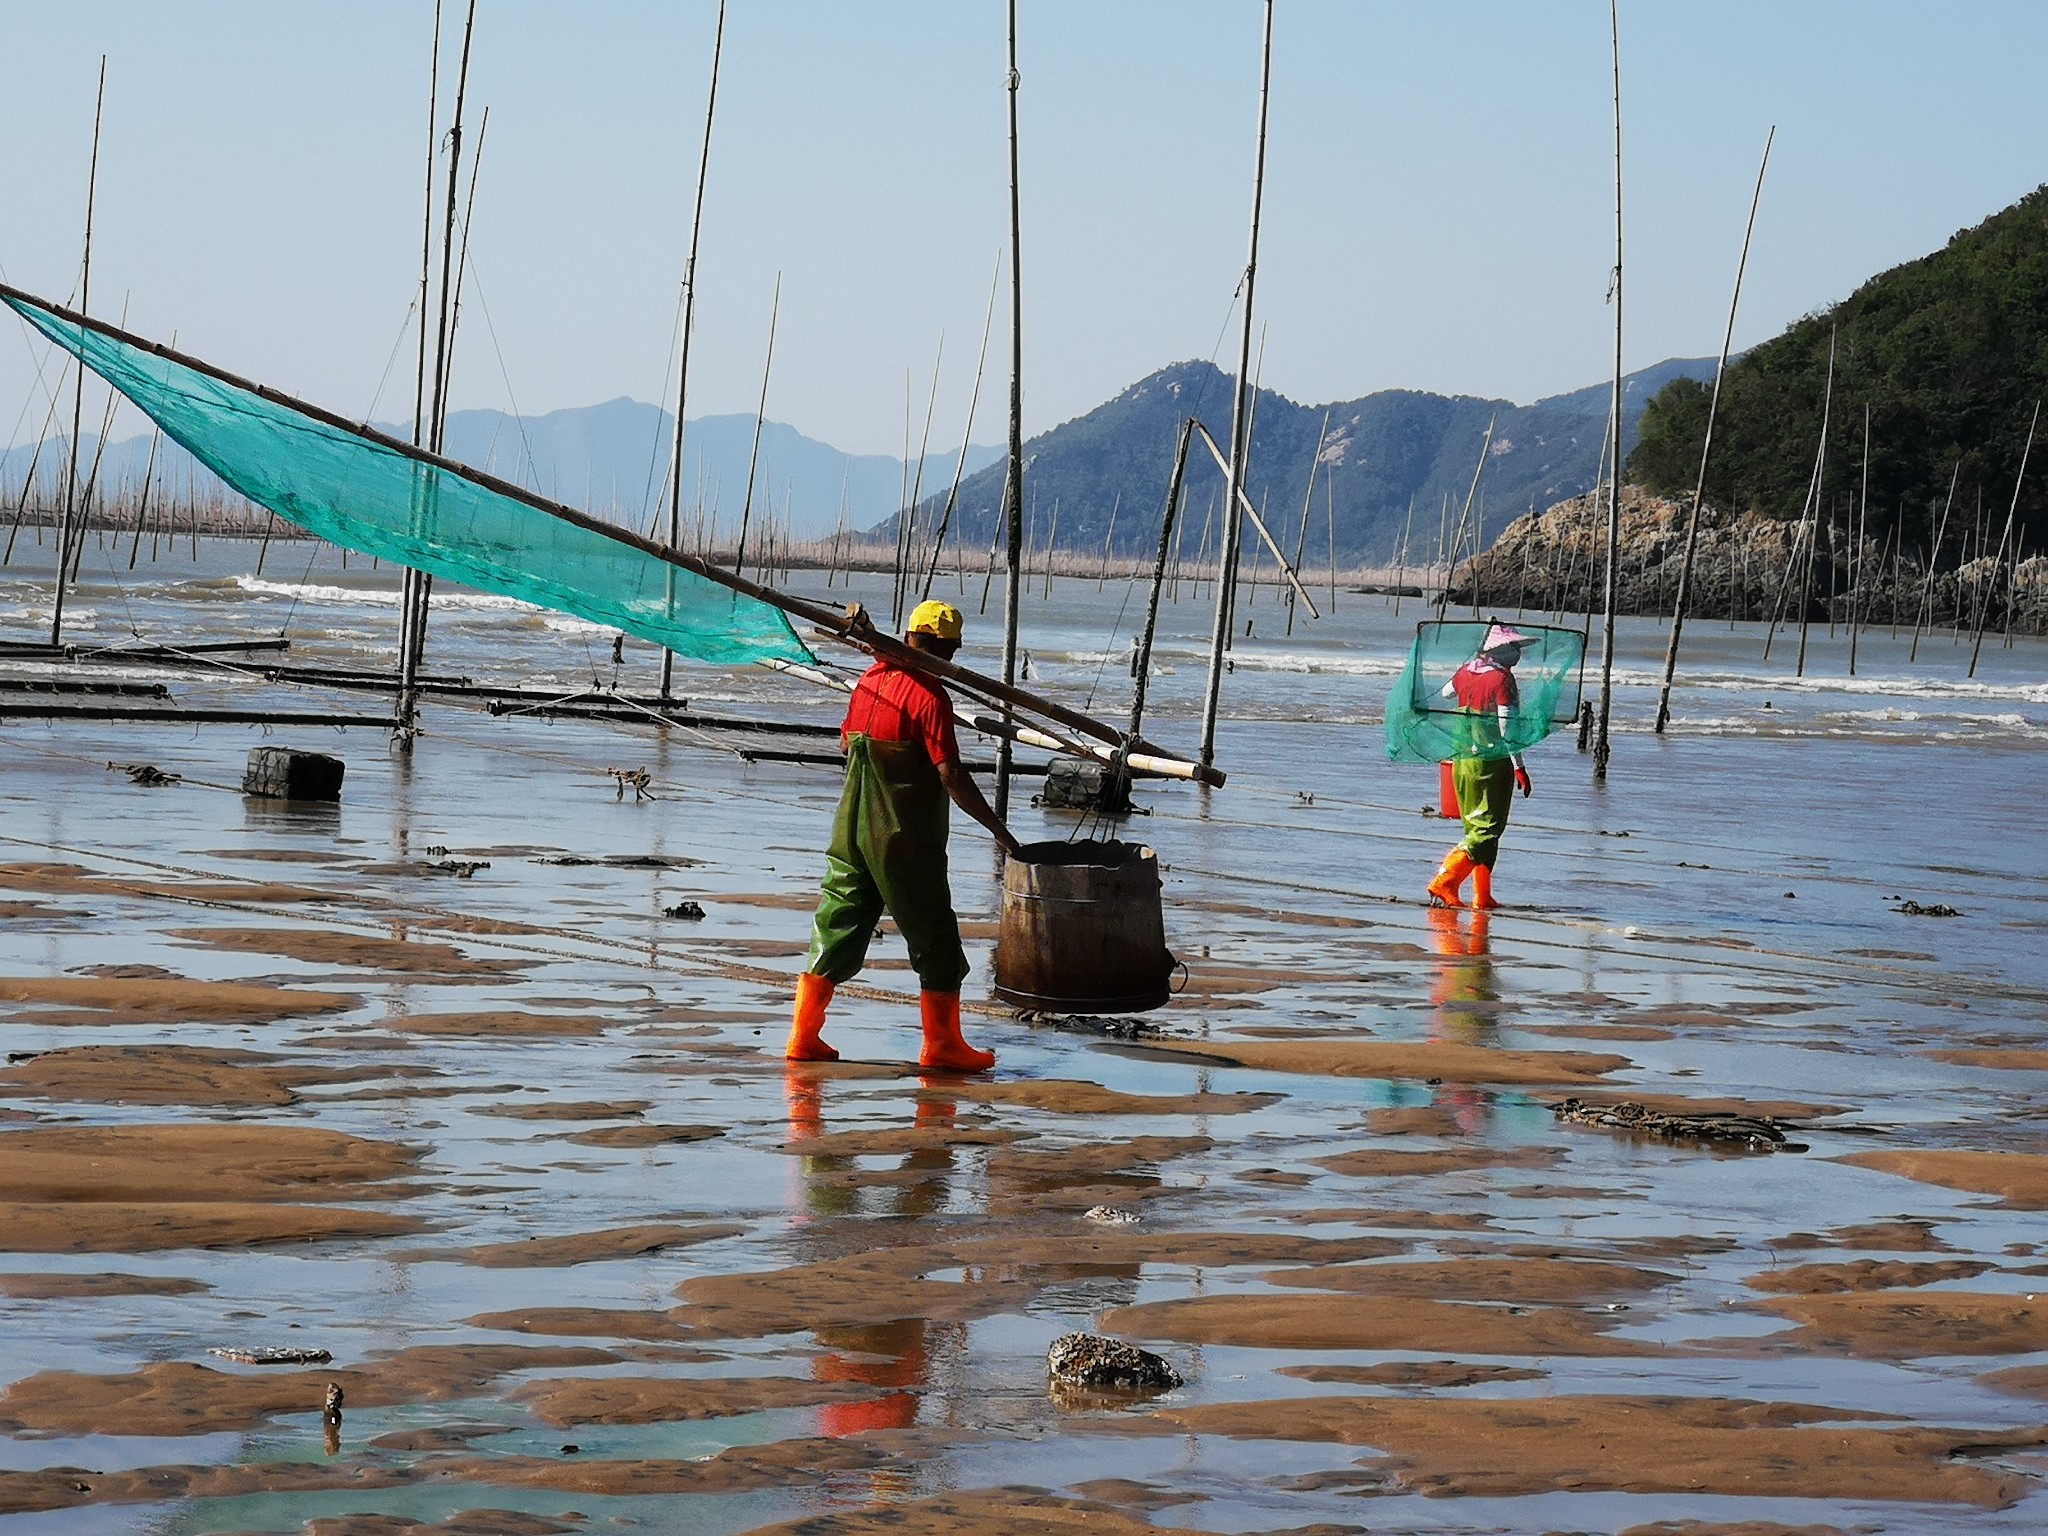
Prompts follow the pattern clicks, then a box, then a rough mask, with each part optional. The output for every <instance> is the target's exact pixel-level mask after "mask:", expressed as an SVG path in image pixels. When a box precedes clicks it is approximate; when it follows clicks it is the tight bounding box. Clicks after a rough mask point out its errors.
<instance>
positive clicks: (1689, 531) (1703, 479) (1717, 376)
mask: <svg viewBox="0 0 2048 1536" xmlns="http://www.w3.org/2000/svg"><path fill="white" fill-rule="evenodd" d="M1777 137H1778V128H1777V125H1776V124H1775V123H1774V124H1772V125H1771V129H1770V132H1768V133H1766V134H1765V135H1764V155H1763V160H1762V162H1761V163H1760V164H1759V165H1758V166H1757V168H1756V190H1755V191H1754V192H1752V193H1751V194H1750V198H1749V222H1748V223H1747V224H1745V225H1744V226H1743V230H1742V254H1741V255H1740V256H1739V257H1738V258H1736V262H1735V292H1734V293H1733V295H1731V296H1730V298H1729V300H1728V326H1727V329H1725V330H1724V331H1722V333H1721V356H1720V360H1719V361H1717V362H1716V363H1715V364H1714V392H1713V395H1712V396H1711V397H1710V398H1709V399H1708V401H1707V429H1706V434H1705V436H1704V437H1702V439H1701V440H1700V472H1699V477H1698V479H1696V480H1695V481H1694V482H1693V491H1692V507H1691V509H1690V510H1689V512H1688V513H1687V515H1686V520H1685V552H1684V554H1683V555H1682V556H1681V557H1680V559H1679V563H1678V594H1677V596H1676V597H1675V598H1674V599H1673V600H1672V604H1671V638H1670V640H1669V641H1668V642H1667V643H1666V644H1665V647H1664V682H1663V685H1662V686H1661V687H1660V688H1659V689H1658V692H1657V725H1656V733H1657V734H1658V735H1659V736H1662V735H1663V734H1664V727H1665V726H1667V725H1669V724H1670V723H1671V679H1672V678H1673V676H1674V675H1675V674H1676V673H1677V671H1678V639H1679V636H1680V635H1681V634H1683V633H1684V630H1685V610H1686V605H1687V603H1688V602H1690V601H1691V599H1692V562H1693V551H1694V550H1695V549H1696V548H1697V547H1698V545H1699V537H1700V508H1701V507H1703V506H1704V505H1705V504H1706V496H1707V464H1708V461H1709V460H1710V458H1711V456H1712V454H1713V451H1714V420H1715V418H1716V417H1717V416H1718V415H1719V414H1720V411H1721V383H1722V380H1723V378H1724V377H1725V376H1726V375H1727V372H1728V352H1729V349H1730V348H1731V347H1733V346H1734V344H1735V312H1736V310H1737V308H1738V307H1739V306H1740V305H1741V303H1742V276H1743V273H1745V272H1746V271H1748V269H1749V242H1750V237H1751V236H1752V235H1754V234H1755V233H1756V211H1757V207H1758V206H1759V205H1760V204H1761V203H1762V202H1763V197H1764V171H1765V170H1766V169H1767V168H1768V167H1769V166H1770V163H1771V144H1772V142H1773V141H1774V140H1775V139H1776V138H1777ZM1730 562H1731V570H1730V580H1729V583H1728V587H1729V592H1728V597H1729V608H1730V610H1731V611H1732V610H1733V608H1734V606H1735V604H1734V598H1735V591H1734V588H1735V582H1734V579H1733V568H1732V563H1733V550H1732V547H1731V550H1730Z"/></svg>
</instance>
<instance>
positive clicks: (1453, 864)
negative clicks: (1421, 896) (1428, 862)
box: [1429, 848, 1473, 907]
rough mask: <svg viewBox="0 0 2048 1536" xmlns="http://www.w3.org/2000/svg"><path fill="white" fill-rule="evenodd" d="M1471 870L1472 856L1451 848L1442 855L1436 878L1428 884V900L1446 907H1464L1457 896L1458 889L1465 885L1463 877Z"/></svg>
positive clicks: (1461, 850)
mask: <svg viewBox="0 0 2048 1536" xmlns="http://www.w3.org/2000/svg"><path fill="white" fill-rule="evenodd" d="M1472 870H1473V864H1472V856H1471V855H1470V854H1468V853H1467V852H1466V851H1465V850H1464V849H1463V848H1453V849H1452V850H1451V851H1450V852H1449V853H1447V854H1445V855H1444V862H1443V867H1442V868H1441V869H1439V870H1438V871H1437V872H1436V878H1435V879H1434V880H1432V881H1430V882H1429V899H1430V900H1431V901H1433V902H1436V903H1438V904H1439V905H1441V906H1446V907H1462V906H1463V905H1465V903H1464V901H1463V900H1462V899H1460V897H1459V895H1458V887H1459V886H1461V885H1463V884H1464V883H1465V877H1466V876H1467V875H1469V874H1471V873H1472Z"/></svg>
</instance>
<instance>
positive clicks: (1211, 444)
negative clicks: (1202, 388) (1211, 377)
mask: <svg viewBox="0 0 2048 1536" xmlns="http://www.w3.org/2000/svg"><path fill="white" fill-rule="evenodd" d="M1195 430H1196V431H1197V432H1199V433H1201V435H1202V442H1203V445H1204V446H1205V447H1207V448H1208V450H1209V456H1210V457H1211V458H1212V459H1214V460H1215V461H1216V467H1217V468H1218V469H1220V470H1222V471H1223V473H1224V477H1225V479H1226V480H1227V479H1228V478H1229V476H1230V464H1229V461H1228V460H1226V459H1225V458H1224V457H1223V450H1222V449H1221V448H1219V447H1217V446H1216V439H1215V438H1213V437H1211V436H1210V435H1209V429H1208V428H1207V427H1205V426H1203V425H1202V423H1201V422H1200V421H1197V422H1196V423H1195ZM1237 510H1238V512H1239V513H1240V514H1242V515H1243V516H1245V517H1248V518H1250V519H1251V524H1252V528H1253V529H1254V531H1256V532H1257V534H1258V535H1259V539H1260V541H1261V542H1262V543H1263V544H1264V545H1265V546H1266V548H1267V549H1269V550H1271V551H1272V552H1273V558H1274V560H1275V561H1277V562H1278V563H1279V566H1280V569H1281V570H1282V571H1283V572H1285V573H1286V576H1287V579H1288V581H1289V582H1290V583H1292V584H1293V588H1294V590H1295V592H1296V593H1298V594H1299V595H1300V597H1301V601H1302V603H1303V604H1304V605H1305V606H1306V607H1307V609H1308V612H1309V617H1310V618H1314V619H1320V618H1321V617H1322V613H1321V612H1320V611H1319V610H1318V609H1317V608H1316V604H1315V599H1314V598H1312V597H1310V596H1309V595H1308V588H1306V587H1304V586H1303V585H1302V584H1301V577H1300V575H1299V574H1297V573H1296V571H1295V569H1294V567H1293V566H1291V565H1289V564H1288V563H1287V557H1286V556H1285V555H1283V554H1282V553H1280V546H1279V544H1278V543H1276V542H1275V541H1274V538H1273V534H1272V531H1271V530H1270V529H1268V528H1267V527H1266V519H1265V518H1264V516H1262V515H1261V514H1260V512H1259V509H1258V508H1257V507H1255V506H1253V505H1252V499H1251V497H1250V496H1248V495H1246V494H1245V489H1244V487H1243V486H1242V485H1239V486H1238V487H1237ZM1238 531H1239V534H1240V536H1242V533H1243V525H1242V524H1240V525H1239V529H1238ZM1256 548H1257V546H1256V545H1255V546H1254V550H1255V551H1256ZM1253 559H1254V565H1253V570H1254V572H1255V573H1256V571H1257V564H1256V561H1257V555H1256V553H1255V554H1254V557H1253Z"/></svg>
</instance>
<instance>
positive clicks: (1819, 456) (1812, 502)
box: [1763, 327, 1836, 661]
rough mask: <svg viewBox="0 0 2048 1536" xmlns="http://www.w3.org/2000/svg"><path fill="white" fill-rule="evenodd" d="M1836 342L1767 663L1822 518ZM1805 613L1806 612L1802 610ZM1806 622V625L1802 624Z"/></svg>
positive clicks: (1769, 630) (1770, 628)
mask: <svg viewBox="0 0 2048 1536" xmlns="http://www.w3.org/2000/svg"><path fill="white" fill-rule="evenodd" d="M1835 341H1836V332H1835V330H1834V329H1833V328H1832V327H1831V328H1830V329H1829V331H1828V376H1827V383H1826V385H1825V386H1824V388H1823V389H1822V392H1821V401H1820V442H1819V443H1818V444H1816V445H1815V447H1814V450H1813V473H1812V475H1811V476H1809V477H1808V479H1807V482H1806V500H1805V501H1804V502H1802V503H1801V504H1800V507H1799V521H1798V523H1797V524H1796V525H1795V526H1794V528H1793V532H1792V548H1791V549H1790V550H1788V551H1787V552H1786V560H1785V571H1784V575H1783V576H1782V578H1781V579H1780V580H1779V582H1778V600H1777V602H1776V603H1774V604H1773V605H1772V607H1771V619H1770V623H1769V624H1768V625H1767V626H1766V627H1765V629H1764V655H1763V659H1764V660H1765V661H1769V660H1770V659H1771V641H1772V640H1773V639H1775V638H1776V636H1777V633H1778V619H1779V617H1780V615H1781V614H1783V612H1784V609H1785V600H1786V599H1787V597H1789V596H1790V595H1791V591H1792V579H1793V574H1794V573H1795V572H1797V571H1800V570H1802V569H1803V567H1802V566H1801V564H1800V558H1801V554H1802V551H1803V550H1804V549H1805V547H1806V546H1807V545H1808V544H1809V543H1811V541H1812V538H1813V520H1814V519H1817V518H1818V517H1819V515H1820V514H1819V510H1818V509H1819V502H1820V493H1821V477H1822V474H1823V472H1824V471H1825V470H1826V468H1827V461H1828V422H1829V420H1830V418H1831V417H1832V415H1833V412H1834V408H1835ZM1800 590H1801V598H1800V601H1801V603H1802V604H1803V603H1804V602H1805V596H1804V593H1805V588H1804V587H1803V586H1802V587H1801V589H1800ZM1802 611H1803V609H1802ZM1802 622H1804V621H1803V620H1802Z"/></svg>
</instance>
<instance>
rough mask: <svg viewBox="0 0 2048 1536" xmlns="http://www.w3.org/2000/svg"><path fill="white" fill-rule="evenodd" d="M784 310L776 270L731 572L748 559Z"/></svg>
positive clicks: (740, 566)
mask: <svg viewBox="0 0 2048 1536" xmlns="http://www.w3.org/2000/svg"><path fill="white" fill-rule="evenodd" d="M781 314H782V274H781V273H780V272H778V273H776V274H775V297H774V299H773V300H772V301H771V302H770V303H769V306H768V355H767V356H766V357H764V358H763V359H762V361H761V398H760V400H759V402H758V403H757V404H756V405H755V407H754V446H753V447H752V448H750V449H749V450H748V451H747V490H746V494H745V495H744V496H742V497H741V498H740V538H739V543H738V544H737V545H736V546H735V547H734V550H733V557H732V573H733V575H735V576H737V575H739V573H740V571H741V569H742V568H743V567H744V566H745V565H746V561H747V521H748V519H749V518H751V517H752V516H753V513H754V473H755V470H756V469H757V468H758V467H759V466H760V463H761V425H762V423H763V422H764V421H765V420H766V419H767V416H768V375H769V374H770V373H771V372H772V371H773V370H774V367H775V322H776V320H777V319H778V318H780V316H781Z"/></svg>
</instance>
